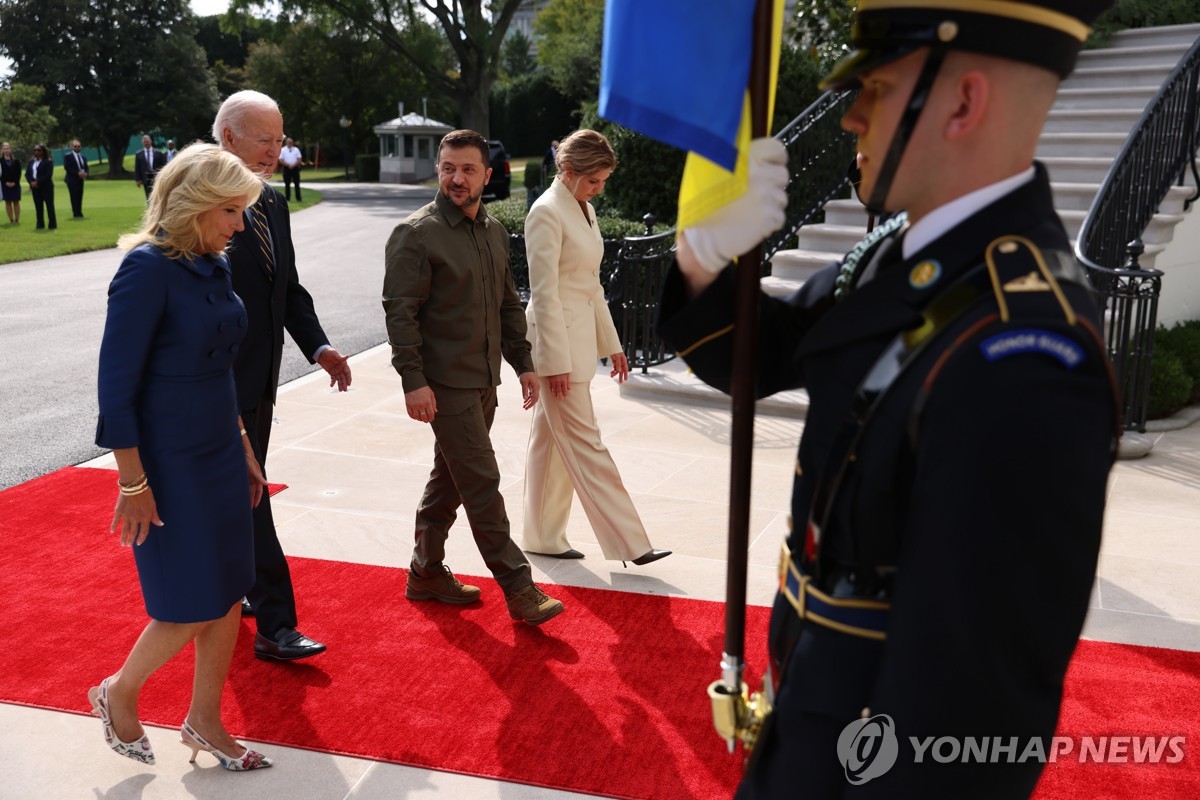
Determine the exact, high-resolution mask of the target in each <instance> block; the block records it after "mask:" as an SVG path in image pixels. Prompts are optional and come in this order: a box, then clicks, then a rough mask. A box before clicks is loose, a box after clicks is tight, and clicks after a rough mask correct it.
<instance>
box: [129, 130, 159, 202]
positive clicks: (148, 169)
mask: <svg viewBox="0 0 1200 800" xmlns="http://www.w3.org/2000/svg"><path fill="white" fill-rule="evenodd" d="M166 165H167V159H166V156H164V155H163V154H162V153H160V152H158V151H157V150H155V149H154V145H153V142H151V141H150V137H149V136H146V135H143V136H142V149H141V150H138V151H137V155H135V156H134V157H133V182H134V183H136V184H137V185H138V186H141V187H142V188H143V189H145V190H146V202H147V203H149V202H150V192H151V190H153V189H154V176H155V175H157V174H158V171H159V170H160V169H162V168H163V167H165V166H166Z"/></svg>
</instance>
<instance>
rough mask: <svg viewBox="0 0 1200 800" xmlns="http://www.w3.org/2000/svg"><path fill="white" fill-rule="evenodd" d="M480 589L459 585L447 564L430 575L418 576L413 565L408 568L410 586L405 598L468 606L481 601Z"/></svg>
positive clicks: (432, 571) (407, 587) (431, 571)
mask: <svg viewBox="0 0 1200 800" xmlns="http://www.w3.org/2000/svg"><path fill="white" fill-rule="evenodd" d="M479 594H480V592H479V587H478V586H468V585H466V584H463V583H459V580H458V578H456V577H454V573H453V572H451V571H450V568H449V567H447V566H446V565H445V564H442V565H440V566H439V567H438V568H437V569H435V570H430V574H429V575H418V574H417V570H416V569H415V568H414V567H412V566H411V565H410V566H409V568H408V585H407V586H406V587H404V596H405V597H407V598H408V599H409V600H439V601H441V602H443V603H450V604H452V605H459V606H461V605H466V604H467V603H474V602H475V601H476V600H478V599H479Z"/></svg>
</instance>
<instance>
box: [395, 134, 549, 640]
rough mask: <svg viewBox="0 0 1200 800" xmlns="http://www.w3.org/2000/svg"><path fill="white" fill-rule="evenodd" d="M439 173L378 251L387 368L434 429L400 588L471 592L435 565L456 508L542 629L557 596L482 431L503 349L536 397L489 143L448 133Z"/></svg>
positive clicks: (449, 599)
mask: <svg viewBox="0 0 1200 800" xmlns="http://www.w3.org/2000/svg"><path fill="white" fill-rule="evenodd" d="M437 169H438V186H439V190H438V194H437V197H435V198H434V201H433V202H432V203H430V204H428V205H426V206H425V207H423V208H421V209H419V210H417V211H416V212H414V213H413V214H412V215H411V216H409V217H408V219H406V220H405V221H404V222H402V223H400V224H399V225H397V226H396V229H395V230H394V231H393V232H392V235H391V238H389V239H388V243H387V249H386V251H385V273H384V279H383V310H384V315H385V318H386V321H387V330H388V341H389V343H390V344H391V345H392V366H393V367H395V368H396V372H398V373H400V378H401V380H402V381H403V383H404V400H405V404H406V406H407V407H408V415H409V416H410V417H412V418H413V419H415V420H417V421H418V422H425V423H428V424H429V425H431V426H432V427H433V435H434V439H435V441H434V446H433V471H432V472H431V473H430V474H429V483H428V484H426V486H425V495H424V496H423V497H422V498H421V504H420V506H419V507H418V508H417V521H416V546H415V547H414V548H413V558H412V565H411V567H410V568H409V572H408V586H407V588H406V589H405V592H404V594H405V596H406V597H408V598H409V599H410V600H439V601H441V602H443V603H454V604H463V603H472V602H474V601H476V600H478V599H479V595H480V591H479V588H478V587H475V586H466V585H463V584H462V583H460V582H459V581H458V579H457V578H455V577H454V574H453V573H452V572H450V569H449V567H447V566H446V565H445V564H443V563H442V559H443V558H444V557H445V553H446V538H447V536H448V535H449V530H450V526H451V525H452V524H453V523H454V520H455V518H456V517H457V511H458V507H459V506H460V505H461V506H464V507H465V509H466V512H467V521H468V522H469V523H470V525H471V533H472V535H473V536H474V537H475V544H476V546H477V547H478V548H479V553H480V555H482V556H483V560H484V563H485V564H487V567H488V569H490V570H491V571H492V575H494V576H495V578H496V582H497V583H499V584H500V587H501V588H502V589H503V590H504V594H505V601H506V603H507V605H508V613H509V616H511V617H512V618H513V619H516V620H524V621H525V622H527V623H529V624H530V625H540V624H541V623H543V622H545V621H546V620H548V619H550V618H551V617H553V616H555V615H557V614H559V613H561V612H562V610H563V604H562V603H560V602H559V601H558V600H554V599H552V598H550V597H547V596H546V595H545V594H544V593H543V592H542V591H541V590H540V589H538V587H537V586H535V585H534V583H533V579H532V577H531V574H530V568H529V561H528V560H527V559H526V558H525V555H524V554H523V553H522V552H521V550H520V548H518V547H517V546H516V544H515V543H514V542H513V540H512V537H511V536H510V535H509V526H508V514H507V513H506V512H505V509H504V497H503V496H502V495H501V494H500V468H499V467H498V466H497V464H496V454H495V451H494V450H492V442H491V436H490V434H489V431H490V430H491V427H492V420H493V419H494V418H495V416H496V386H497V385H499V383H500V358H501V356H503V357H504V360H506V361H507V362H508V363H509V365H510V366H512V368H513V370H514V371H515V372H516V373H517V375H518V376H519V377H520V380H521V390H522V394H523V395H524V398H525V402H524V406H525V409H526V410H528V409H530V408H532V407H533V406H534V404H536V403H537V398H538V381H537V375H536V374H535V372H534V368H533V358H532V355H531V352H530V351H531V348H530V345H529V341H528V339H526V338H525V311H524V309H522V308H521V301H520V298H519V297H518V296H517V291H516V288H515V287H514V286H513V279H512V273H511V272H510V271H509V268H508V232H507V231H506V230H504V226H503V225H501V224H500V223H499V222H498V221H496V220H495V219H494V218H492V217H490V216H488V214H487V211H486V210H485V209H484V208H483V205H482V203H481V202H480V197H481V196H482V194H483V187H484V185H485V184H486V183H487V182H488V178H490V177H491V174H492V171H491V169H489V168H488V142H487V139H485V138H484V137H483V136H482V135H480V134H478V133H476V132H475V131H466V130H460V131H453V132H452V133H448V134H446V136H445V137H444V138H443V139H442V142H441V144H440V145H439V147H438V165H437Z"/></svg>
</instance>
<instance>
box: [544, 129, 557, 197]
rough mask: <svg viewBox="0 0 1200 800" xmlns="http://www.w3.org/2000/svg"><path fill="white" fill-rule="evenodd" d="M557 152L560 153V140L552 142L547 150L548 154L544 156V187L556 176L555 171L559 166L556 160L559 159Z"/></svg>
mask: <svg viewBox="0 0 1200 800" xmlns="http://www.w3.org/2000/svg"><path fill="white" fill-rule="evenodd" d="M557 152H558V139H554V140H553V141H551V142H550V147H549V149H547V150H546V154H545V155H544V156H542V185H543V186H545V185H546V183H547V182H548V181H549V180H550V178H551V177H553V176H554V170H555V168H556V166H557V161H556V158H557V156H556V153H557Z"/></svg>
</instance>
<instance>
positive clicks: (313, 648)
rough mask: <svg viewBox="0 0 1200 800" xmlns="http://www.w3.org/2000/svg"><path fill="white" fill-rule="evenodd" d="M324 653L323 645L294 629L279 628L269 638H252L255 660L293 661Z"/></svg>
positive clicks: (260, 635) (257, 635) (260, 636)
mask: <svg viewBox="0 0 1200 800" xmlns="http://www.w3.org/2000/svg"><path fill="white" fill-rule="evenodd" d="M324 652H325V645H323V644H321V643H320V642H315V641H313V640H312V639H310V638H308V637H307V636H305V635H304V634H303V633H301V632H300V631H298V630H296V629H295V628H280V629H279V630H278V631H276V632H275V635H274V636H272V637H271V638H267V637H266V636H263V635H262V634H261V633H259V634H256V635H255V637H254V655H255V656H256V657H257V658H262V659H274V660H276V661H295V660H296V659H298V658H308V657H309V656H315V655H316V654H317V653H324Z"/></svg>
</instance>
